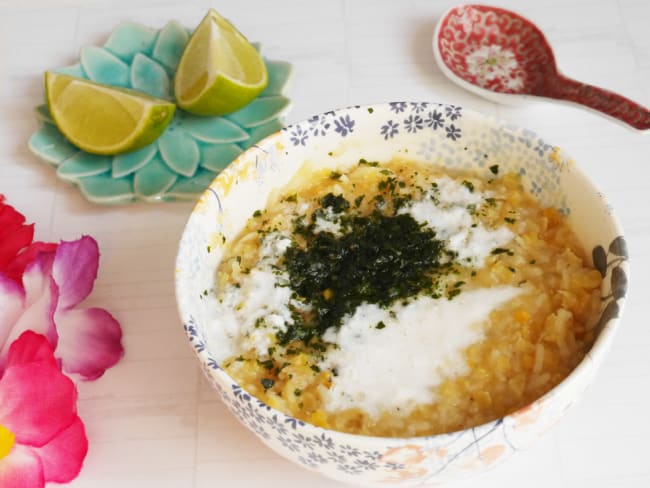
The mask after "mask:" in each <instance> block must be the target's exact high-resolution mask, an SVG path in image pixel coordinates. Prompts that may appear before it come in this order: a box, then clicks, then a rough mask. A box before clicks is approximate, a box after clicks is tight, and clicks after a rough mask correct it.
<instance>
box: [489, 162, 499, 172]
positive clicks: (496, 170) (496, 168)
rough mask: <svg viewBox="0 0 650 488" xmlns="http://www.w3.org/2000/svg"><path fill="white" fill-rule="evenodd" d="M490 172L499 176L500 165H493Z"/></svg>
mask: <svg viewBox="0 0 650 488" xmlns="http://www.w3.org/2000/svg"><path fill="white" fill-rule="evenodd" d="M490 171H492V174H493V175H498V174H499V165H498V164H493V165H492V166H490Z"/></svg>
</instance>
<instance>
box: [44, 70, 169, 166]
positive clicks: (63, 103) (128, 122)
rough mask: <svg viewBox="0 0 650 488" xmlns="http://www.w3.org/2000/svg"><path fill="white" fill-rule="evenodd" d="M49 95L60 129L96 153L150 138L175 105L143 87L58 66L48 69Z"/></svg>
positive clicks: (125, 147)
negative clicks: (142, 90) (83, 75)
mask: <svg viewBox="0 0 650 488" xmlns="http://www.w3.org/2000/svg"><path fill="white" fill-rule="evenodd" d="M45 97H46V99H47V105H48V109H49V111H50V115H51V117H52V119H53V121H54V123H55V124H56V126H57V128H58V129H59V130H60V131H61V133H62V134H63V135H64V136H65V137H66V138H67V139H68V140H69V141H70V142H71V143H72V144H74V145H75V146H77V147H78V148H80V149H82V150H84V151H86V152H89V153H91V154H103V155H112V154H120V153H124V152H129V151H134V150H136V149H140V148H142V147H144V146H147V145H149V144H151V143H152V142H153V141H155V140H156V139H157V138H158V137H160V135H161V134H162V133H163V131H164V130H165V129H166V127H167V126H168V125H169V123H170V122H171V120H172V118H173V116H174V111H175V109H176V106H175V105H174V104H173V103H171V102H169V101H167V100H162V99H159V98H154V97H151V96H149V95H146V94H144V93H140V92H137V91H134V90H129V89H126V88H117V87H112V86H109V85H104V84H101V83H96V82H93V81H89V80H85V79H83V78H76V77H73V76H69V75H65V74H60V73H53V72H46V73H45Z"/></svg>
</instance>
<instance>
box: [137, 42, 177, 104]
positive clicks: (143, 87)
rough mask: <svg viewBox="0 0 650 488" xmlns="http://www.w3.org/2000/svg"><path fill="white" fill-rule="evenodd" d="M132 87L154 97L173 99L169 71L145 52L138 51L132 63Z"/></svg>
mask: <svg viewBox="0 0 650 488" xmlns="http://www.w3.org/2000/svg"><path fill="white" fill-rule="evenodd" d="M131 87H133V89H134V90H139V91H141V92H144V93H147V94H149V95H151V96H152V97H157V98H166V99H169V100H171V99H172V93H171V81H170V80H169V76H168V75H167V71H165V69H164V68H163V67H162V66H160V65H159V64H158V63H156V62H155V61H153V60H151V59H149V58H148V57H147V56H145V55H144V54H140V53H136V55H135V56H134V57H133V64H131Z"/></svg>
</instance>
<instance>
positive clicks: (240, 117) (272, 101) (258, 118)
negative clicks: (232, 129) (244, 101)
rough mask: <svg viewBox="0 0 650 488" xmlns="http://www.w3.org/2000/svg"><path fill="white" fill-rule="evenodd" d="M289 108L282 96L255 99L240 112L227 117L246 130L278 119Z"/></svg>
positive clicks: (287, 100) (286, 100) (287, 101)
mask: <svg viewBox="0 0 650 488" xmlns="http://www.w3.org/2000/svg"><path fill="white" fill-rule="evenodd" d="M288 108H289V99H288V98H286V97H283V96H272V97H263V98H256V99H255V100H253V101H252V102H251V103H249V104H248V105H246V106H245V107H244V108H242V109H241V110H238V111H237V112H234V113H232V114H230V115H228V116H227V118H228V119H229V120H231V121H233V122H235V123H236V124H239V125H241V126H242V127H245V128H247V129H249V128H251V127H257V126H258V125H263V124H266V123H267V122H269V121H270V120H271V119H273V118H275V117H278V116H279V115H281V114H282V113H283V112H284V111H285V110H287V109H288Z"/></svg>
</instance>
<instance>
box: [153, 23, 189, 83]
mask: <svg viewBox="0 0 650 488" xmlns="http://www.w3.org/2000/svg"><path fill="white" fill-rule="evenodd" d="M188 39H189V35H188V34H187V31H186V30H185V29H184V28H183V26H182V25H180V24H179V23H178V22H176V21H175V20H172V21H171V22H169V23H167V25H165V27H163V29H162V30H161V31H160V34H159V35H158V40H157V41H156V45H155V46H154V48H153V57H154V59H155V60H156V61H159V62H160V63H161V64H162V65H163V66H165V67H166V68H167V69H169V70H170V71H175V70H176V66H178V62H179V61H180V59H181V54H183V49H184V48H185V44H187V41H188Z"/></svg>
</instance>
